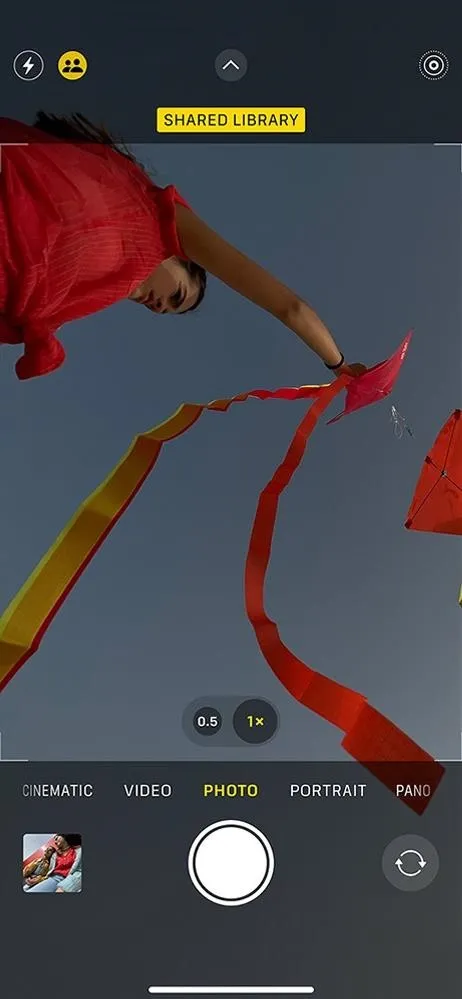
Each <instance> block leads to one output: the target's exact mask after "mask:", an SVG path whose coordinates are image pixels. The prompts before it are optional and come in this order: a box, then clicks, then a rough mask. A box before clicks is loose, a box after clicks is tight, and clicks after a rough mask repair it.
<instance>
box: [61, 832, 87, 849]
mask: <svg viewBox="0 0 462 999" xmlns="http://www.w3.org/2000/svg"><path fill="white" fill-rule="evenodd" d="M56 835H57V836H62V838H63V839H65V840H66V843H68V844H69V846H73V847H75V846H82V837H81V835H80V833H56Z"/></svg>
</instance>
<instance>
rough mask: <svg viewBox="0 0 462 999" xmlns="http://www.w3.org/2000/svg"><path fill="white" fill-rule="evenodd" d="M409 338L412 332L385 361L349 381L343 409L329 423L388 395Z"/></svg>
mask: <svg viewBox="0 0 462 999" xmlns="http://www.w3.org/2000/svg"><path fill="white" fill-rule="evenodd" d="M411 339H412V332H410V333H408V334H407V336H406V337H405V338H404V340H403V342H402V344H401V346H400V347H398V350H396V351H395V353H394V354H392V356H391V357H389V358H388V360H387V361H381V362H380V364H376V365H375V366H374V367H373V368H369V370H368V371H365V372H364V374H363V375H360V376H359V378H355V379H354V381H352V382H351V383H350V385H349V387H348V391H347V397H346V402H345V409H344V410H343V412H342V413H339V415H338V416H335V417H334V419H333V420H329V423H337V421H338V420H341V419H342V416H347V415H348V413H353V412H354V410H356V409H362V407H363V406H369V405H370V404H371V403H373V402H380V400H381V399H385V398H386V396H387V395H390V392H392V391H393V388H394V386H395V382H396V380H397V378H398V375H399V373H400V371H401V367H402V364H403V361H404V358H405V357H406V354H407V352H408V349H409V344H410V342H411Z"/></svg>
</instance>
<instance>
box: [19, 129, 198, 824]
mask: <svg viewBox="0 0 462 999" xmlns="http://www.w3.org/2000/svg"><path fill="white" fill-rule="evenodd" d="M34 128H38V129H40V131H41V132H45V133H46V135H51V136H53V138H55V139H62V141H63V142H97V143H99V145H103V146H109V147H110V148H111V149H113V150H114V151H115V152H116V153H119V154H120V155H121V156H125V158H126V159H128V160H130V162H131V163H135V164H136V166H137V167H139V168H140V170H142V171H143V173H145V174H146V175H147V176H148V177H149V179H152V178H151V177H150V174H149V172H148V170H146V167H144V166H143V164H142V163H140V162H139V161H138V160H137V158H136V156H134V155H133V153H132V152H131V151H130V149H129V148H128V147H127V146H126V145H125V143H124V141H123V140H122V139H116V138H115V137H114V136H113V135H112V134H111V133H110V132H108V130H107V129H106V128H105V127H104V126H103V125H94V124H93V122H91V121H89V119H88V118H85V116H84V115H83V114H72V115H70V116H69V117H66V115H57V114H47V112H46V111H38V112H37V116H36V119H35V121H34ZM181 263H182V265H183V267H184V269H185V271H186V272H187V274H189V276H190V277H191V278H193V280H195V281H196V282H197V285H198V289H199V290H198V295H197V299H196V301H195V302H194V305H191V306H190V308H189V309H186V310H185V312H193V311H194V309H197V307H198V305H200V303H201V302H202V299H203V298H204V295H205V290H206V287H207V271H206V270H204V268H203V267H201V266H200V265H199V264H196V263H194V261H193V260H181ZM183 315H184V313H183ZM60 835H62V834H61V833H60Z"/></svg>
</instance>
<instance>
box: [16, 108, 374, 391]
mask: <svg viewBox="0 0 462 999" xmlns="http://www.w3.org/2000/svg"><path fill="white" fill-rule="evenodd" d="M0 145H1V147H2V148H1V149H0V152H1V154H2V163H1V172H0V342H3V343H16V344H17V343H22V344H24V354H23V356H22V357H21V358H20V360H19V361H18V363H17V365H16V371H17V374H18V377H19V378H21V379H25V378H32V377H34V376H37V375H43V374H48V373H49V372H51V371H54V370H55V369H56V368H59V367H60V365H61V364H62V363H63V360H64V358H65V352H64V349H63V347H62V345H61V343H60V342H59V341H58V340H57V339H56V336H55V334H56V331H57V330H58V329H59V327H60V326H62V325H63V323H66V322H69V321H70V320H74V319H80V318H82V317H84V316H87V315H91V314H92V313H94V312H97V311H99V310H100V309H103V308H105V307H106V306H108V305H112V304H113V303H115V302H117V301H120V300H122V299H125V298H128V299H130V300H131V301H133V302H138V303H139V304H141V305H143V306H145V307H146V308H148V309H150V310H151V311H152V312H155V313H158V314H164V313H167V312H169V313H177V314H183V313H185V312H189V311H191V309H195V308H197V306H198V305H199V304H200V302H201V300H202V298H203V296H204V293H205V288H206V278H207V272H209V273H211V274H213V275H214V276H215V277H217V278H219V279H220V280H221V281H223V282H224V283H225V284H227V285H229V287H231V288H233V289H234V290H235V291H237V292H238V293H239V294H241V295H243V296H244V297H245V298H247V299H249V300H250V301H251V302H254V303H255V304H256V305H258V306H260V307H261V308H263V309H265V310H266V311H267V312H269V313H270V314H271V315H272V316H275V317H276V318H277V319H279V320H280V321H281V322H282V323H283V324H284V325H285V326H286V327H288V328H289V329H290V330H292V331H293V332H294V333H296V334H297V336H299V337H300V339H301V340H303V342H304V343H305V344H306V345H307V346H308V347H310V348H311V349H312V350H313V351H314V352H315V353H316V354H317V355H318V356H319V357H320V358H321V360H322V361H324V364H325V365H326V367H327V368H329V370H331V371H332V372H333V373H334V374H335V375H341V374H344V373H347V374H359V373H361V372H362V371H364V370H365V369H364V367H363V366H362V365H351V366H349V365H347V364H346V363H345V359H344V356H343V354H342V353H341V351H340V349H339V348H338V346H337V344H336V343H335V341H334V339H333V337H332V336H331V334H330V332H329V330H328V329H327V328H326V326H325V325H324V323H323V322H322V321H321V320H320V319H319V317H318V316H317V315H316V313H315V312H314V311H313V310H312V309H311V308H310V306H309V305H307V304H306V302H303V301H302V300H301V299H300V298H299V297H298V296H297V295H296V294H295V293H294V292H293V291H290V289H289V288H287V287H285V286H284V285H283V284H281V283H280V282H279V281H277V280H276V279H275V278H273V277H271V275H270V274H268V273H267V271H265V270H264V269H263V268H261V267H259V266H258V264H256V263H254V262H253V261H251V260H249V259H248V257H246V256H244V255H243V254H242V253H240V252H239V251H238V250H236V249H235V248H234V247H232V246H230V245H229V244H228V243H226V242H225V240H223V239H222V238H221V237H220V236H218V235H217V233H215V232H214V231H213V230H212V229H210V228H209V227H208V226H207V225H206V224H205V222H202V220H201V219H200V218H198V216H197V215H195V214H194V212H193V211H192V210H191V209H190V207H189V205H187V203H186V202H185V201H184V199H183V198H182V197H181V196H180V195H179V194H178V192H177V191H176V189H175V188H174V187H172V186H170V187H167V188H166V189H162V188H159V187H158V186H157V185H156V184H154V182H153V181H152V180H151V178H150V177H149V176H148V174H147V173H146V171H145V170H144V169H143V168H142V167H141V166H140V165H139V164H138V163H137V162H136V160H135V159H134V157H133V156H132V155H131V153H129V152H128V150H126V149H124V148H121V147H119V146H118V144H117V143H116V142H115V141H114V140H113V139H112V138H111V136H110V135H109V134H108V133H107V132H106V131H105V130H103V129H99V128H97V127H95V126H94V125H92V124H91V123H90V122H89V121H87V119H85V118H83V117H82V116H81V115H74V116H72V118H70V119H67V118H62V117H58V116H55V115H47V114H44V113H43V112H40V113H39V115H38V116H37V120H36V122H35V125H34V127H30V126H26V125H23V124H21V123H20V122H15V121H12V120H9V119H0Z"/></svg>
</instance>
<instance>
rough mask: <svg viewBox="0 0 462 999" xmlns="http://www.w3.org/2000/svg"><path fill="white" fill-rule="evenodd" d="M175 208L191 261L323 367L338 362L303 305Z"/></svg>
mask: <svg viewBox="0 0 462 999" xmlns="http://www.w3.org/2000/svg"><path fill="white" fill-rule="evenodd" d="M175 209H176V221H177V229H178V235H179V238H180V242H181V245H182V248H183V250H184V253H185V254H186V256H187V257H189V258H190V260H193V261H194V262H195V263H196V264H200V266H201V267H204V268H205V270H206V271H208V272H209V273H210V274H213V275H214V276H215V277H217V278H219V279H220V281H223V282H224V283H225V284H227V285H229V287H230V288H232V289H233V290H234V291H237V292H238V293H239V294H240V295H243V296H244V298H247V299H249V301H251V302H254V303H255V305H259V306H260V308H262V309H265V311H266V312H269V313H270V314H271V315H272V316H275V317H276V319H279V320H280V321H281V322H282V323H284V325H285V326H287V327H288V328H289V329H290V330H292V331H293V332H294V333H296V334H297V336H298V337H300V339H301V340H303V342H304V343H305V344H307V346H308V347H311V350H313V351H314V352H315V353H316V354H317V355H318V357H320V358H321V360H322V361H324V363H325V364H327V365H331V366H334V365H337V364H339V362H341V360H342V353H341V351H340V350H339V348H338V347H337V344H336V343H335V340H334V339H333V337H332V335H331V333H330V332H329V330H328V329H327V326H325V325H324V323H323V322H322V321H321V319H320V318H319V316H317V315H316V313H315V312H314V311H313V309H312V308H310V306H309V305H307V304H306V302H303V301H302V300H301V299H300V298H299V297H298V296H297V295H296V294H295V292H293V291H291V290H290V288H286V286H285V285H283V284H281V282H280V281H277V280H276V278H274V277H272V276H271V274H268V272H267V271H265V270H264V268H263V267H260V266H259V265H258V264H256V263H254V262H253V260H250V259H249V258H248V257H246V256H245V255H244V254H243V253H240V251H239V250H236V249H235V248H234V247H233V246H231V245H230V244H229V243H227V242H226V241H225V240H224V239H222V238H221V236H219V235H218V234H217V233H216V232H214V231H213V229H210V228H209V227H208V225H206V224H205V222H202V220H201V219H200V218H198V217H197V215H195V214H194V212H191V211H189V210H188V209H187V208H184V207H183V205H178V204H177V205H176V206H175ZM343 370H344V369H343ZM336 373H337V372H336Z"/></svg>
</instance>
